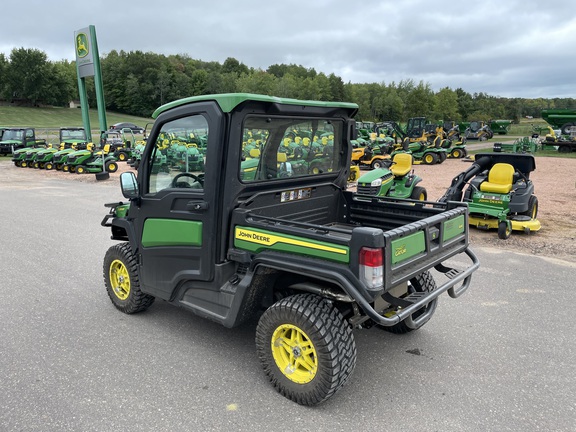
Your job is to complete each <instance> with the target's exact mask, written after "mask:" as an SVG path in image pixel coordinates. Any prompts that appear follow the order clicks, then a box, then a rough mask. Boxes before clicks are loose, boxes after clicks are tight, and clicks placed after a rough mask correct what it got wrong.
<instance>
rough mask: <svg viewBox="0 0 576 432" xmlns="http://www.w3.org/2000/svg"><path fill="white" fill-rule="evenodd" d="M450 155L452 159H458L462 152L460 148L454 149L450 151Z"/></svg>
mask: <svg viewBox="0 0 576 432" xmlns="http://www.w3.org/2000/svg"><path fill="white" fill-rule="evenodd" d="M450 157H452V158H454V159H460V158H461V157H462V152H461V151H460V149H454V150H452V152H451V153H450Z"/></svg>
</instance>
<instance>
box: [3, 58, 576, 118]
mask: <svg viewBox="0 0 576 432" xmlns="http://www.w3.org/2000/svg"><path fill="white" fill-rule="evenodd" d="M100 61H101V67H102V81H103V85H104V98H105V101H106V109H107V110H110V111H115V112H119V113H125V114H130V115H135V116H141V117H150V115H151V113H152V112H153V111H154V110H155V109H156V108H157V107H158V106H160V105H162V104H165V103H167V102H170V101H173V100H176V99H180V98H183V97H189V96H196V95H204V94H213V93H234V92H242V93H259V94H266V95H272V96H279V97H287V98H296V99H309V100H323V101H346V102H355V103H357V104H358V105H359V107H360V108H359V112H358V115H357V119H358V120H362V121H376V122H377V121H382V120H395V121H402V122H404V121H406V120H407V119H408V118H410V117H418V116H424V117H427V118H429V119H430V120H454V121H471V120H485V121H487V120H491V119H507V120H514V121H518V120H519V119H520V118H522V117H526V116H532V117H535V118H538V117H540V111H541V110H542V109H547V108H572V107H575V106H576V103H575V99H573V98H551V99H544V98H538V99H525V98H504V97H498V96H491V95H488V94H486V93H482V92H481V93H473V94H470V93H468V92H466V91H465V90H464V89H462V88H457V89H451V88H449V87H445V88H442V89H440V90H439V91H436V92H435V91H434V90H433V89H432V87H431V85H430V84H429V83H426V82H423V81H420V82H415V81H414V80H412V79H406V80H402V81H400V82H390V83H385V82H381V83H364V84H358V83H350V82H348V83H344V82H343V80H342V78H341V77H339V76H337V75H335V74H333V73H331V74H329V75H326V74H324V73H322V72H317V71H316V70H315V69H314V68H306V67H304V66H301V65H295V64H288V65H287V64H274V65H271V66H269V67H268V68H267V69H266V70H262V69H260V68H251V67H248V66H246V65H245V64H243V63H242V62H240V61H238V60H237V59H235V58H232V57H229V58H227V59H226V60H225V61H224V62H223V63H219V62H215V61H212V62H206V61H202V60H198V59H193V58H191V57H189V56H188V55H185V54H178V55H169V56H166V55H162V54H155V53H151V52H146V53H145V52H141V51H130V52H125V51H115V50H113V51H111V52H110V53H108V54H106V55H103V56H102V57H101V60H100ZM87 80H88V85H87V88H88V101H89V104H90V105H91V106H96V94H95V90H94V86H93V84H92V83H90V81H91V80H92V79H91V78H87ZM78 98H79V97H78V81H77V76H76V64H75V62H69V61H67V60H62V61H56V62H51V61H49V60H48V58H47V55H46V53H44V52H43V51H40V50H38V49H30V48H14V49H13V50H12V51H11V53H10V55H9V56H8V57H7V56H5V55H4V54H2V53H0V99H1V100H4V101H5V102H8V103H18V104H21V105H28V106H35V105H40V104H42V105H52V106H67V105H68V104H69V102H70V101H71V100H77V99H78Z"/></svg>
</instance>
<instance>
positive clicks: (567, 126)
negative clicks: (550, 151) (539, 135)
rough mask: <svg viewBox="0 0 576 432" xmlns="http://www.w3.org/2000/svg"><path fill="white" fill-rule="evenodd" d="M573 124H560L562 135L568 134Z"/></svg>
mask: <svg viewBox="0 0 576 432" xmlns="http://www.w3.org/2000/svg"><path fill="white" fill-rule="evenodd" d="M574 125H575V124H574V123H566V124H564V125H562V127H561V128H560V131H561V132H562V135H570V131H571V129H572V126H574Z"/></svg>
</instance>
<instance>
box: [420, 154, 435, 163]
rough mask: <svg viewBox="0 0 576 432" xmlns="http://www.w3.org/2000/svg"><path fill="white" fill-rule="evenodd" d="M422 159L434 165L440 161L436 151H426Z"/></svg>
mask: <svg viewBox="0 0 576 432" xmlns="http://www.w3.org/2000/svg"><path fill="white" fill-rule="evenodd" d="M422 160H423V161H424V163H425V164H426V165H434V164H435V163H436V162H438V155H437V154H436V153H426V154H425V155H424V158H423V159H422Z"/></svg>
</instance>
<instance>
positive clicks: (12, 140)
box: [0, 128, 46, 156]
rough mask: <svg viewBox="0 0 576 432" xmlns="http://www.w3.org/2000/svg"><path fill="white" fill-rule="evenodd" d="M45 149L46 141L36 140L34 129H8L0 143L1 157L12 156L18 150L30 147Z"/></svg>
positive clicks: (4, 131)
mask: <svg viewBox="0 0 576 432" xmlns="http://www.w3.org/2000/svg"><path fill="white" fill-rule="evenodd" d="M43 146H44V147H45V146H46V140H45V139H36V132H35V130H34V128H6V129H4V130H3V132H2V141H0V155H4V156H6V155H12V154H13V153H14V152H16V151H17V150H21V149H26V148H28V147H30V148H35V147H43Z"/></svg>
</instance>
